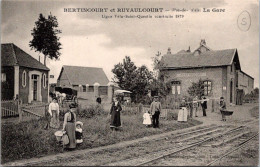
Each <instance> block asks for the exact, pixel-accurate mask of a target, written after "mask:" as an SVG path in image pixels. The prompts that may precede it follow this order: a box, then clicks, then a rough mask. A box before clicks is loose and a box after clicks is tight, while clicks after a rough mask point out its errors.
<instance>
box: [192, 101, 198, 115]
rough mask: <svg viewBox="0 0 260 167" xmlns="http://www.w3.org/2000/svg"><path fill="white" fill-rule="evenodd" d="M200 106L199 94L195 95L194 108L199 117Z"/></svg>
mask: <svg viewBox="0 0 260 167" xmlns="http://www.w3.org/2000/svg"><path fill="white" fill-rule="evenodd" d="M198 107H199V103H198V96H195V98H194V99H193V109H194V110H195V117H198V113H197V112H198Z"/></svg>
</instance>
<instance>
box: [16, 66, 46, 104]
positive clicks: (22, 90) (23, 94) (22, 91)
mask: <svg viewBox="0 0 260 167" xmlns="http://www.w3.org/2000/svg"><path fill="white" fill-rule="evenodd" d="M33 70H35V71H40V72H41V73H42V77H41V81H40V82H41V95H42V102H46V103H47V102H48V94H49V93H48V84H49V83H48V82H49V81H48V71H44V70H36V69H31V68H27V67H21V66H20V67H19V97H20V99H21V100H22V101H23V103H28V96H29V79H30V78H29V71H33ZM24 71H25V72H26V86H25V87H23V85H22V75H23V72H24ZM44 73H45V75H46V87H45V88H44V87H43V74H44Z"/></svg>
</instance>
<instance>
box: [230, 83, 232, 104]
mask: <svg viewBox="0 0 260 167" xmlns="http://www.w3.org/2000/svg"><path fill="white" fill-rule="evenodd" d="M232 99H233V82H232V81H230V103H232V102H233V100H232Z"/></svg>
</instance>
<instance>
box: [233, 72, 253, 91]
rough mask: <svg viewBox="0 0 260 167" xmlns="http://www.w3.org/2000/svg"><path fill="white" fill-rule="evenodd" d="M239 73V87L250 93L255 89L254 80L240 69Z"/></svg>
mask: <svg viewBox="0 0 260 167" xmlns="http://www.w3.org/2000/svg"><path fill="white" fill-rule="evenodd" d="M237 73H238V89H243V90H244V92H245V94H248V93H250V92H251V91H252V90H253V89H254V80H253V79H252V78H250V77H248V76H247V75H245V74H244V73H242V72H240V71H237Z"/></svg>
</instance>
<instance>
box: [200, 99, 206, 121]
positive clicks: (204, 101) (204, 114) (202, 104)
mask: <svg viewBox="0 0 260 167" xmlns="http://www.w3.org/2000/svg"><path fill="white" fill-rule="evenodd" d="M201 107H202V111H203V117H206V116H207V114H206V109H207V101H206V97H203V101H202V103H201Z"/></svg>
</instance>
